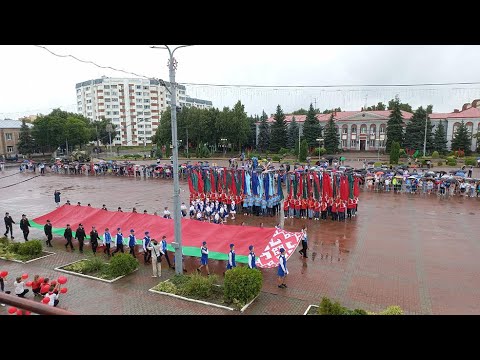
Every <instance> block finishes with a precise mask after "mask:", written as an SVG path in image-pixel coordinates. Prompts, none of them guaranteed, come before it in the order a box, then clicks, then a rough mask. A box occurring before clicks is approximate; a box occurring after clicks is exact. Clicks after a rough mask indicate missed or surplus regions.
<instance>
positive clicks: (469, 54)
mask: <svg viewBox="0 0 480 360" xmlns="http://www.w3.org/2000/svg"><path fill="white" fill-rule="evenodd" d="M46 47H47V48H48V49H50V50H52V51H53V52H56V53H58V54H61V55H65V54H71V55H74V56H77V57H79V58H81V59H84V60H91V61H94V62H96V63H98V64H100V65H104V66H111V67H115V68H120V69H124V70H127V71H130V72H134V73H138V74H141V75H145V76H148V77H157V78H163V79H166V80H168V67H167V61H168V52H167V51H166V50H153V49H150V48H149V46H148V45H125V46H117V45H115V46H113V45H102V46H100V45H95V46H87V45H82V46H80V45H65V46H59V45H52V46H49V45H46ZM0 55H1V56H0V64H1V66H0V79H1V86H0V118H14V119H16V118H18V117H21V116H24V115H31V114H37V113H44V114H45V113H48V112H50V111H51V108H54V107H61V108H62V109H64V110H68V111H75V110H76V106H75V103H76V93H75V84H76V83H78V82H82V81H85V80H90V79H96V78H99V77H101V76H102V75H106V76H109V77H133V76H129V75H125V74H122V73H120V72H116V71H112V70H107V69H100V68H97V67H95V66H93V65H91V64H85V63H81V62H78V61H76V60H74V59H71V58H60V57H56V56H54V55H52V54H50V53H48V52H47V51H45V50H44V49H41V48H38V47H35V46H33V45H30V46H28V45H19V46H6V45H2V46H0ZM175 57H176V59H177V61H178V69H177V78H176V80H177V82H180V83H208V84H245V85H276V86H281V85H293V86H299V85H343V84H409V83H440V82H477V81H480V75H477V74H478V64H480V46H471V45H470V46H457V45H455V46H418V45H417V46H358V45H355V46H318V45H315V46H286V45H285V46H260V45H256V46H238V45H235V46H202V45H195V46H192V47H188V48H182V49H179V50H178V52H176V53H175ZM187 94H188V95H190V96H192V97H198V98H202V99H206V100H211V101H213V105H214V106H215V107H219V108H223V107H224V106H229V107H232V106H233V105H234V104H235V102H236V101H237V100H241V101H242V103H243V104H245V109H246V111H247V112H248V113H249V114H261V112H262V110H263V109H265V111H266V112H267V113H268V114H271V113H274V112H275V108H276V106H277V104H280V105H281V106H282V108H283V110H284V112H286V113H288V112H290V111H293V110H295V109H298V108H300V107H303V108H307V107H308V106H309V104H310V102H312V103H315V101H316V106H317V107H318V108H320V109H322V110H323V109H325V108H333V107H339V106H340V107H341V108H342V110H360V108H361V106H363V105H364V104H365V102H366V103H367V104H368V105H372V104H376V103H377V102H378V101H384V102H388V100H390V99H391V98H393V97H394V96H395V94H398V95H399V96H400V99H401V101H402V102H408V103H410V104H411V105H412V106H413V107H417V106H420V105H424V106H426V105H428V104H433V105H434V112H450V111H452V110H453V109H454V108H460V107H461V106H462V104H464V103H466V102H471V101H472V100H473V99H474V98H480V85H474V86H464V85H462V86H458V85H455V86H446V87H433V86H425V87H421V88H398V87H397V88H365V87H363V88H362V87H360V88H358V87H357V88H307V89H305V88H303V89H291V88H287V89H282V88H262V89H258V88H257V89H252V88H221V87H212V86H188V85H187Z"/></svg>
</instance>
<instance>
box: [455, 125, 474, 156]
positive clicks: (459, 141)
mask: <svg viewBox="0 0 480 360" xmlns="http://www.w3.org/2000/svg"><path fill="white" fill-rule="evenodd" d="M450 148H451V149H452V150H463V151H465V154H470V153H471V150H472V137H471V136H470V133H469V132H468V128H467V126H466V125H465V123H464V121H463V120H462V122H461V123H460V125H459V126H458V127H457V130H456V131H455V134H454V135H453V140H452V145H451V147H450Z"/></svg>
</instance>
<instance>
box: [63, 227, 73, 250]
mask: <svg viewBox="0 0 480 360" xmlns="http://www.w3.org/2000/svg"><path fill="white" fill-rule="evenodd" d="M63 236H64V237H65V240H67V243H66V244H65V249H66V248H68V245H70V249H72V251H74V250H75V249H74V248H73V244H72V228H71V227H70V224H67V228H66V229H65V232H64V233H63Z"/></svg>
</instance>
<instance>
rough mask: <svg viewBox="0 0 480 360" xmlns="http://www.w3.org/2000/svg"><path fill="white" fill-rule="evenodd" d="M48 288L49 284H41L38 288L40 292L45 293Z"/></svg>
mask: <svg viewBox="0 0 480 360" xmlns="http://www.w3.org/2000/svg"><path fill="white" fill-rule="evenodd" d="M49 290H50V285H48V284H47V285H43V286H42V288H41V289H40V292H42V293H46V292H48V291H49Z"/></svg>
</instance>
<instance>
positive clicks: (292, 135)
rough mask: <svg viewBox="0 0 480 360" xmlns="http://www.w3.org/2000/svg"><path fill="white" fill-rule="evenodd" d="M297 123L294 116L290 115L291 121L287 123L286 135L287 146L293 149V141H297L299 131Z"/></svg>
mask: <svg viewBox="0 0 480 360" xmlns="http://www.w3.org/2000/svg"><path fill="white" fill-rule="evenodd" d="M299 131H300V130H299V127H298V123H297V122H296V121H295V116H293V117H292V121H290V124H289V125H288V136H287V148H288V149H294V148H295V142H296V141H298V132H299Z"/></svg>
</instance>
